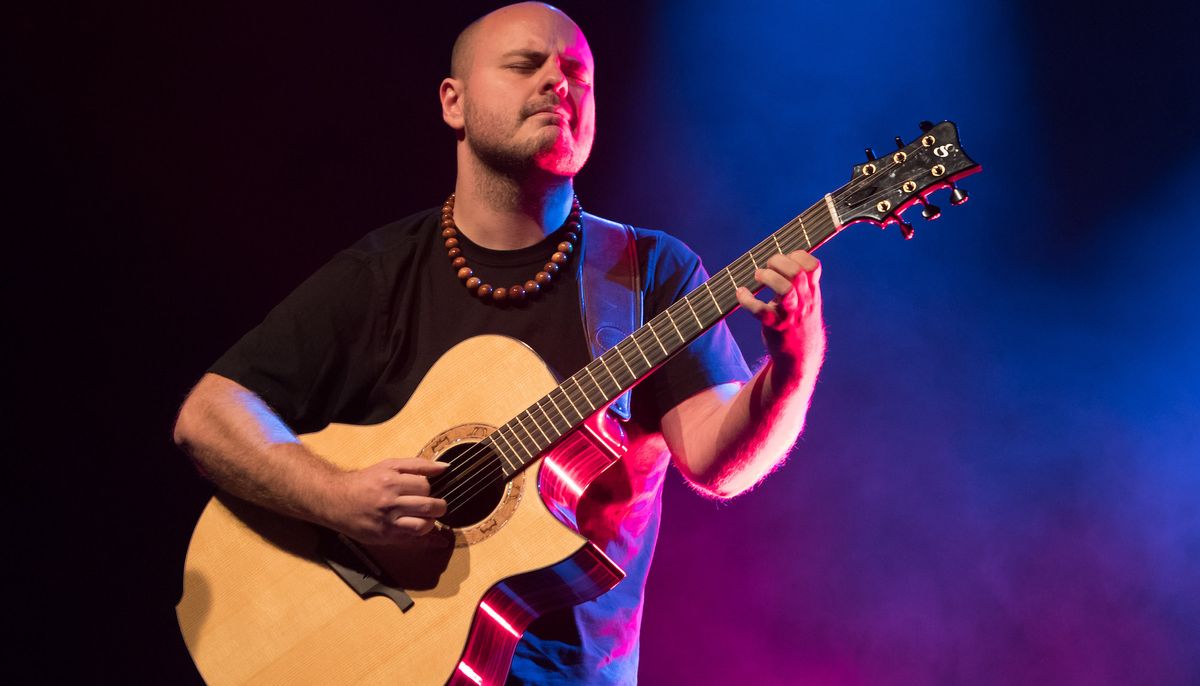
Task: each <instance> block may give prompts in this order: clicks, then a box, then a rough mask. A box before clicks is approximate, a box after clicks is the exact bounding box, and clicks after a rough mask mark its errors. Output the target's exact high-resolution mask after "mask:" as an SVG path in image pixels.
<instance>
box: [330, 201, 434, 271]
mask: <svg viewBox="0 0 1200 686" xmlns="http://www.w3.org/2000/svg"><path fill="white" fill-rule="evenodd" d="M436 225H437V208H430V209H427V210H421V211H420V212H417V213H414V214H410V215H409V216H407V217H405V218H403V219H398V220H396V221H394V222H390V223H388V224H384V225H383V226H381V227H379V228H378V229H375V230H374V231H371V232H370V233H368V234H366V235H365V236H363V237H362V238H360V239H358V241H356V242H355V243H354V244H353V245H351V246H350V247H349V248H347V249H346V250H344V251H343V254H344V255H346V256H347V257H351V258H358V259H360V260H369V261H378V260H382V261H387V260H389V259H401V260H404V259H406V258H410V257H411V256H412V255H413V254H414V253H415V251H416V250H417V249H418V248H419V247H420V246H422V245H424V244H425V242H426V241H427V240H428V239H429V236H431V235H432V232H433V229H434V227H435V226H436Z"/></svg>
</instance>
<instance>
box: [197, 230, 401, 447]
mask: <svg viewBox="0 0 1200 686" xmlns="http://www.w3.org/2000/svg"><path fill="white" fill-rule="evenodd" d="M373 282H374V279H373V276H372V270H371V268H370V263H369V259H368V258H367V257H366V256H365V255H363V254H361V253H355V252H353V251H345V252H342V253H339V254H338V255H337V256H335V257H334V258H333V259H332V260H330V261H329V263H327V264H326V265H325V266H323V267H321V268H320V269H319V270H317V272H316V273H315V274H313V275H312V276H311V277H309V278H308V279H307V280H306V281H304V282H303V283H302V284H300V286H299V287H297V288H296V290H294V291H293V292H292V293H291V294H290V295H288V296H287V297H286V298H285V299H284V300H283V301H282V302H280V303H279V305H277V306H276V307H275V308H274V309H273V310H271V312H270V313H269V314H268V315H267V316H266V318H265V319H264V320H263V321H262V323H261V324H259V325H258V326H256V327H254V328H253V329H251V330H250V331H249V332H248V333H247V334H246V335H245V336H243V337H242V339H241V340H239V341H238V342H237V343H236V344H235V345H234V346H233V347H232V348H230V349H229V350H228V351H227V352H226V353H225V354H224V355H222V356H221V358H220V359H218V360H217V361H216V363H215V364H213V366H212V367H210V368H209V371H210V372H213V373H215V374H219V375H221V376H224V377H226V378H229V379H232V380H233V381H236V382H238V383H239V384H241V385H243V386H245V387H246V388H248V389H250V390H251V391H253V392H254V393H256V394H258V395H259V396H260V397H261V398H262V399H263V400H264V401H265V402H266V403H267V404H268V405H270V406H271V408H272V409H273V410H274V411H275V412H276V413H277V414H278V415H279V416H280V418H281V419H283V420H284V422H286V423H287V424H288V426H289V427H291V428H292V430H293V431H296V432H297V433H308V432H310V431H316V430H318V429H320V428H322V427H324V426H325V425H326V424H329V423H330V422H331V421H335V420H336V417H337V415H338V414H339V413H340V412H342V411H343V410H344V409H345V408H347V407H349V406H351V405H354V404H355V403H357V402H361V400H362V397H363V394H364V393H365V392H366V390H368V389H369V388H370V385H371V382H370V379H372V378H374V376H376V375H377V374H378V359H379V353H378V350H379V345H378V344H377V340H378V332H377V331H376V330H375V327H377V326H378V324H377V321H378V317H376V316H373V315H374V314H375V312H374V310H376V309H377V308H378V307H379V305H378V302H377V297H376V288H375V286H374V283H373Z"/></svg>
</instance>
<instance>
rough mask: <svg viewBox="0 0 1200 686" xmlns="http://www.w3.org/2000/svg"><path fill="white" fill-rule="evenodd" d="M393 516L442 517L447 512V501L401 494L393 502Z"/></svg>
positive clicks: (394, 517)
mask: <svg viewBox="0 0 1200 686" xmlns="http://www.w3.org/2000/svg"><path fill="white" fill-rule="evenodd" d="M391 512H392V518H393V519H396V518H398V517H405V516H411V517H434V518H436V517H441V516H442V515H444V514H446V501H445V500H442V499H441V498H429V497H427V496H421V495H400V496H396V499H395V500H394V501H393V503H392V509H391Z"/></svg>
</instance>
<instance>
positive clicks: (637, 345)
mask: <svg viewBox="0 0 1200 686" xmlns="http://www.w3.org/2000/svg"><path fill="white" fill-rule="evenodd" d="M629 340H631V341H633V347H635V348H637V351H638V354H639V355H641V356H642V361H643V362H645V363H646V367H647V368H650V367H653V366H654V365H653V364H652V363H651V362H650V358H649V357H646V351H645V350H642V346H641V344H640V343H638V341H637V332H636V331H635V332H633V334H632V335H631V336H630V337H629Z"/></svg>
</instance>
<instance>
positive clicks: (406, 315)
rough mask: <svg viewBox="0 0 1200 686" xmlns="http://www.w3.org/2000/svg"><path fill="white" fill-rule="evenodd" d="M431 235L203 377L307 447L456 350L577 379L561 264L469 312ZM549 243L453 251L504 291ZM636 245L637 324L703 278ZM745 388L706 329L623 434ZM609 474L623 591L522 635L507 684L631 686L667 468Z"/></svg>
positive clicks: (275, 324)
mask: <svg viewBox="0 0 1200 686" xmlns="http://www.w3.org/2000/svg"><path fill="white" fill-rule="evenodd" d="M439 219H440V215H439V212H438V211H437V210H436V209H433V210H429V211H426V212H421V213H418V214H415V215H412V216H410V217H408V218H406V219H402V220H400V221H397V222H394V223H392V224H388V225H386V226H384V227H382V228H380V229H377V230H375V231H373V232H371V233H369V234H367V235H366V236H365V237H364V238H362V239H361V240H359V241H358V242H357V243H355V244H354V245H353V246H352V247H351V248H349V249H347V250H344V251H342V252H340V253H338V254H337V255H336V256H334V258H333V259H332V260H331V261H330V262H329V263H327V264H326V265H325V266H323V267H322V268H321V269H319V270H318V271H317V272H316V273H315V274H313V275H312V276H311V277H310V278H309V279H307V280H306V281H305V282H304V283H302V284H301V285H300V286H299V287H298V288H297V289H296V290H295V291H294V292H292V293H291V295H289V296H288V297H287V298H285V299H284V300H283V302H281V303H280V304H279V305H278V306H276V307H275V308H274V309H273V310H272V311H271V312H270V314H268V315H267V317H266V319H264V320H263V322H262V323H261V324H259V325H258V326H257V327H255V328H254V329H252V330H251V331H250V332H249V333H247V334H246V335H245V336H244V337H243V338H242V339H241V340H240V341H238V343H237V344H236V345H234V346H233V347H232V348H230V349H229V351H227V352H226V353H225V354H224V355H223V356H222V357H221V358H220V359H219V360H217V362H216V363H215V364H214V365H213V366H212V367H211V368H210V370H209V371H211V372H214V373H216V374H219V375H221V376H224V377H227V378H230V379H232V380H234V381H236V382H238V383H240V384H241V385H243V386H245V387H246V388H249V389H250V390H251V391H253V392H255V393H256V394H258V395H259V396H260V397H262V398H263V400H264V401H265V402H266V403H267V404H268V405H270V406H271V408H272V409H274V410H275V412H276V413H277V414H279V416H280V417H281V418H282V419H283V420H284V422H286V423H287V424H288V426H289V427H291V428H292V430H293V431H295V432H296V433H310V432H313V431H318V430H320V429H322V428H323V427H325V426H326V425H327V424H329V423H331V422H338V423H347V424H373V423H377V422H381V421H384V420H386V419H389V418H391V417H392V416H393V415H395V414H396V413H397V412H398V411H399V410H400V409H401V408H402V407H403V406H404V404H405V402H406V401H407V400H408V399H409V397H411V395H412V393H413V392H414V391H415V390H416V387H417V385H418V384H419V383H420V381H421V379H422V378H423V377H424V376H425V374H426V372H427V371H428V370H429V369H430V367H432V366H433V364H434V363H435V362H436V361H437V360H438V358H439V357H441V355H442V354H443V353H445V352H446V351H447V350H449V349H450V348H451V347H453V346H454V345H455V344H457V343H459V342H461V341H463V340H464V339H466V338H469V337H471V336H477V335H481V334H502V335H506V336H511V337H513V338H516V339H518V340H521V341H524V342H525V343H526V344H528V345H529V346H530V347H531V348H532V349H533V351H534V352H535V353H537V354H538V355H539V356H540V357H541V358H542V360H543V361H544V362H545V363H546V364H547V365H548V366H549V367H550V369H551V370H552V371H553V372H554V373H555V374H556V375H557V376H558V377H559V378H566V377H568V376H570V375H571V374H574V373H575V372H576V371H578V370H579V369H580V368H582V367H583V366H584V365H585V364H587V362H588V361H589V360H590V359H591V358H590V355H589V352H588V348H587V343H586V338H585V335H584V331H583V318H582V315H581V313H580V301H579V290H578V289H579V286H578V283H577V280H576V269H575V266H576V265H575V264H574V263H573V262H572V263H569V268H567V269H563V270H562V271H560V273H559V275H557V276H556V277H555V280H554V282H553V284H552V285H551V286H550V287H549V288H546V289H544V290H543V292H542V293H540V294H539V296H538V297H536V298H532V299H528V300H526V301H524V302H522V303H517V304H512V303H508V304H497V303H495V302H492V301H491V299H490V298H489V299H486V300H483V299H480V298H479V297H478V296H476V295H474V294H473V293H472V292H471V291H468V290H467V289H466V287H465V286H464V285H463V283H462V282H461V281H460V280H459V279H458V277H457V274H456V271H457V270H455V269H453V268H452V267H451V266H450V258H449V257H448V256H447V254H446V248H445V246H444V245H443V239H442V238H441V236H440V226H439ZM583 231H587V221H586V217H585V221H584V225H583ZM562 233H563V231H562V230H560V231H558V232H555V233H553V234H551V235H550V236H547V237H546V239H545V240H543V241H541V242H540V243H538V244H537V245H534V246H531V247H529V248H524V249H521V250H513V251H497V250H489V249H487V248H484V247H482V246H479V245H475V244H474V243H472V242H471V241H470V240H469V239H468V238H467V237H466V236H465V235H461V233H460V236H459V239H460V247H461V248H462V251H463V255H464V256H465V257H466V258H467V261H468V263H469V264H470V265H471V266H472V268H473V269H475V272H476V274H477V275H478V276H480V277H481V278H483V279H484V281H486V282H489V283H491V284H493V285H496V286H501V285H502V286H510V285H512V284H517V283H524V282H525V281H527V280H528V279H529V278H530V277H531V276H532V275H533V274H534V273H536V272H537V271H539V270H540V269H541V268H542V265H544V264H545V263H546V261H547V260H548V257H549V255H550V254H551V253H553V252H554V246H556V245H557V244H558V243H559V242H561V241H562V240H563V236H562ZM636 242H637V248H638V254H639V260H640V267H641V274H642V278H643V282H644V293H645V301H644V304H645V307H644V314H645V317H646V319H647V320H648V319H650V318H651V317H653V316H654V315H656V314H658V313H659V312H662V311H663V310H665V309H666V308H667V307H668V306H669V305H671V304H672V303H673V302H675V300H677V299H678V298H679V297H681V296H683V295H684V294H686V293H687V292H689V291H690V290H692V289H693V288H694V287H696V286H698V285H699V284H701V283H703V282H704V281H705V280H706V279H707V278H708V277H707V274H706V273H705V271H704V268H703V266H701V263H700V260H699V258H697V257H696V255H695V254H694V253H692V251H691V250H689V249H688V248H687V247H686V246H685V245H684V244H683V243H682V242H680V241H679V240H677V239H675V238H673V237H671V236H669V235H667V234H664V233H662V232H659V231H649V230H645V229H637V231H636ZM749 376H750V374H749V371H748V369H747V368H746V363H745V361H744V360H743V359H742V355H741V353H740V351H739V350H738V349H737V346H736V345H735V344H734V342H733V338H732V336H730V334H729V331H728V329H727V328H726V327H725V325H724V324H719V325H717V326H716V327H714V328H713V329H712V330H710V331H709V332H707V333H705V334H704V335H703V336H701V337H700V338H699V339H697V340H696V341H695V342H693V343H692V344H691V345H689V346H688V347H687V348H686V349H684V350H683V351H681V352H680V353H679V354H677V355H676V356H675V357H673V358H672V359H671V360H670V361H668V362H667V363H666V364H665V365H663V367H662V368H661V369H659V370H657V371H656V372H655V373H653V374H652V375H651V376H650V377H649V378H647V379H646V380H644V381H643V382H642V383H641V384H639V385H638V386H637V387H636V388H635V389H634V392H633V399H632V405H631V407H632V410H633V419H634V421H635V422H637V423H638V424H639V425H640V426H641V427H642V428H644V429H648V430H651V431H654V430H657V429H658V425H659V420H660V419H661V417H662V415H663V413H664V412H666V411H667V410H669V409H671V408H673V407H674V406H675V405H677V404H678V403H679V402H681V401H683V400H685V399H686V398H688V397H690V396H691V395H693V394H695V393H697V392H699V391H702V390H704V389H706V388H709V387H711V386H714V385H717V384H721V383H726V382H731V381H745V380H747V379H748V378H749ZM464 390H465V392H470V390H471V389H464ZM478 390H479V392H484V393H486V392H494V391H489V389H478ZM623 462H624V463H625V464H624V465H623V469H624V470H625V471H624V478H626V479H627V483H628V485H629V488H628V497H627V501H625V502H623V503H618V504H617V505H616V506H614V507H610V508H608V509H607V510H606V513H605V514H606V516H607V517H609V518H611V520H612V521H611V526H609V527H607V530H608V531H609V532H610V534H611V535H610V536H609V537H608V538H607V539H606V540H597V541H595V542H596V543H597V544H598V545H600V546H601V547H602V548H603V549H604V550H605V552H606V554H608V556H609V557H610V558H612V559H613V560H614V561H615V562H616V563H617V564H619V565H620V566H621V567H622V568H623V569H624V570H625V572H626V574H627V576H626V578H625V580H624V581H622V582H621V583H620V584H618V585H617V587H616V588H614V589H613V590H611V591H609V592H608V593H606V594H604V595H603V596H601V598H599V599H597V600H595V601H592V602H590V603H585V604H584V605H581V606H576V607H575V608H574V609H573V610H567V611H564V612H559V613H551V614H549V615H547V616H545V617H543V618H542V619H540V620H538V621H537V622H535V623H534V625H533V626H531V627H530V628H529V631H528V632H527V633H526V636H525V638H524V640H522V641H521V643H520V645H519V646H518V649H517V655H516V657H515V658H514V661H513V671H512V675H511V678H510V683H526V682H528V683H571V684H576V683H633V682H634V681H635V680H636V674H637V657H638V646H637V637H638V633H639V628H640V618H641V605H642V592H643V589H644V586H645V581H646V575H647V574H648V572H649V566H650V560H651V557H652V555H653V549H654V542H655V540H656V539H657V535H658V523H659V516H660V512H661V491H662V479H663V477H664V473H665V470H666V464H667V460H666V459H665V456H664V455H662V454H661V451H652V453H650V454H649V457H648V458H644V459H643V458H639V457H635V456H634V455H633V454H632V453H631V454H630V455H629V456H627V458H626V459H625V460H624V461H623ZM610 471H612V470H610Z"/></svg>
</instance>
